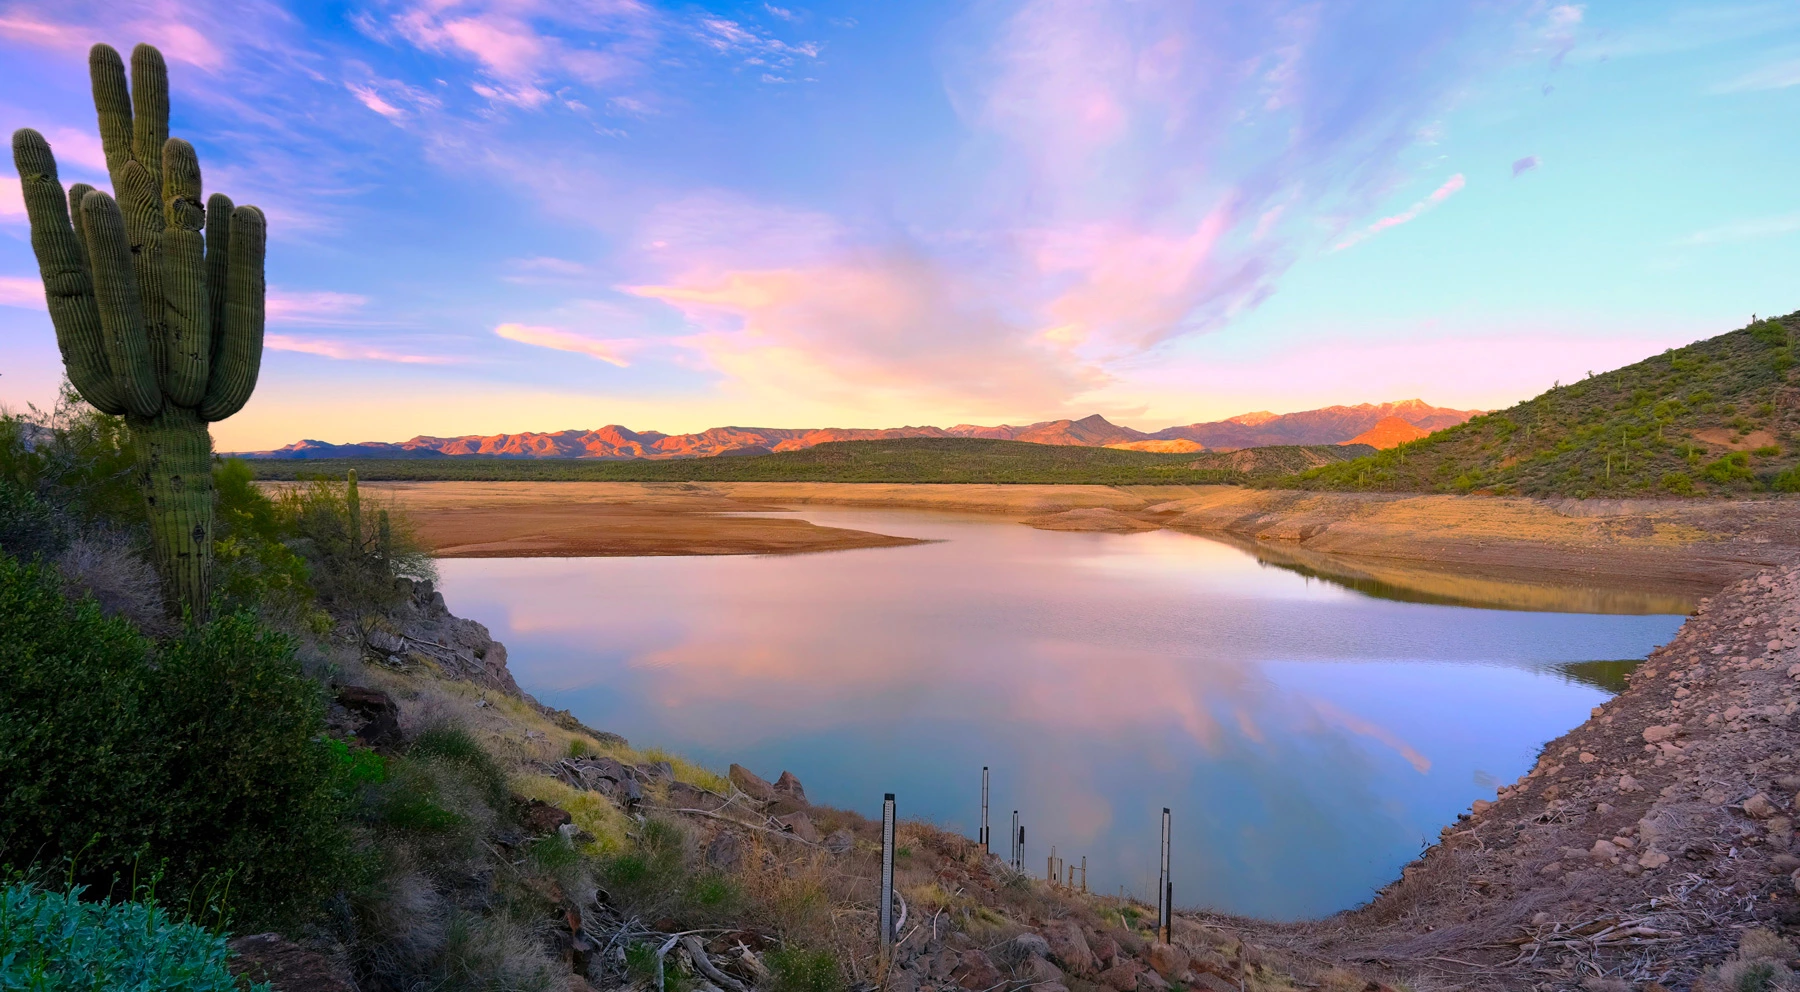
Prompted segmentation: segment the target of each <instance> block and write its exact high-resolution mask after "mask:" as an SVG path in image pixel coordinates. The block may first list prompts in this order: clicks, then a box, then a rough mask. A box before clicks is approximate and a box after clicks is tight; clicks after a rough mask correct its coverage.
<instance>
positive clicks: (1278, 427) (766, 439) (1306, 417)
mask: <svg viewBox="0 0 1800 992" xmlns="http://www.w3.org/2000/svg"><path fill="white" fill-rule="evenodd" d="M1473 413H1474V411H1467V410H1449V409H1445V408H1442V407H1434V406H1431V405H1430V404H1427V403H1425V402H1423V401H1421V400H1403V401H1401V402H1399V403H1381V404H1370V403H1364V404H1360V405H1358V406H1333V407H1326V408H1325V409H1322V410H1305V411H1302V412H1300V413H1289V414H1279V415H1278V414H1273V413H1247V414H1243V415H1242V416H1238V417H1233V418H1231V419H1230V420H1221V421H1217V422H1213V423H1201V424H1188V425H1186V426H1184V427H1169V428H1165V429H1163V430H1160V431H1155V432H1151V433H1147V432H1145V431H1140V430H1135V429H1133V428H1130V427H1121V426H1119V425H1118V424H1114V423H1112V422H1111V421H1108V420H1107V419H1106V418H1105V417H1102V416H1100V415H1099V414H1095V415H1093V416H1090V417H1083V418H1082V419H1080V420H1046V421H1042V422H1039V423H1035V424H1027V425H1024V426H1015V425H1012V424H1001V425H999V426H994V427H983V426H980V425H977V424H957V425H956V426H955V427H948V428H945V427H883V428H860V427H857V428H851V427H826V428H819V429H813V428H781V427H713V428H709V429H707V430H704V431H700V432H699V433H696V434H664V433H662V432H660V431H634V430H631V429H630V428H627V427H621V426H619V425H618V424H612V425H609V426H606V427H601V428H599V429H597V430H566V431H553V432H549V433H536V432H527V433H523V434H491V435H478V434H469V435H464V436H461V437H431V436H428V435H420V436H418V437H415V438H413V439H411V440H409V441H394V442H390V441H362V442H357V443H355V444H331V443H328V442H325V441H312V440H307V441H297V442H295V443H293V444H290V445H287V446H285V447H281V448H276V449H274V450H272V451H254V452H245V453H243V455H244V457H247V458H268V459H285V460H319V459H341V458H386V459H395V458H408V459H411V458H592V459H651V460H659V459H671V458H707V457H711V456H713V455H730V454H750V455H758V454H767V453H769V452H783V451H798V450H801V449H805V448H810V447H813V446H814V445H819V444H829V443H831V442H834V441H890V440H896V439H900V438H915V437H917V438H980V439H986V440H991V441H1029V442H1031V443H1033V444H1054V445H1072V446H1077V447H1125V448H1132V449H1135V450H1139V451H1162V452H1172V451H1183V452H1194V451H1201V450H1214V451H1231V450H1235V449H1238V448H1251V447H1258V446H1262V445H1293V444H1340V443H1344V442H1348V441H1351V440H1353V439H1354V438H1356V437H1357V435H1359V434H1362V433H1363V432H1365V431H1367V430H1369V429H1370V428H1372V427H1375V426H1376V425H1377V424H1379V423H1381V422H1383V421H1384V420H1388V419H1395V418H1398V419H1399V420H1400V421H1402V422H1404V423H1406V424H1411V425H1413V426H1415V427H1418V428H1421V429H1423V430H1427V431H1432V430H1437V429H1438V428H1440V427H1447V426H1450V425H1451V424H1459V423H1462V422H1463V421H1464V420H1467V419H1468V418H1469V417H1470V416H1471V415H1473Z"/></svg>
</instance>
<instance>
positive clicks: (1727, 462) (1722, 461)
mask: <svg viewBox="0 0 1800 992" xmlns="http://www.w3.org/2000/svg"><path fill="white" fill-rule="evenodd" d="M1700 473H1701V474H1702V475H1704V476H1706V477H1707V479H1709V480H1711V481H1713V482H1716V483H1718V484H1720V485H1727V484H1729V483H1733V482H1754V481H1756V473H1754V472H1752V471H1750V456H1749V455H1747V454H1745V453H1743V452H1742V451H1733V452H1732V453H1730V454H1728V455H1725V456H1724V457H1721V458H1718V459H1716V460H1714V461H1710V462H1707V463H1706V467H1705V468H1703V469H1701V470H1700Z"/></svg>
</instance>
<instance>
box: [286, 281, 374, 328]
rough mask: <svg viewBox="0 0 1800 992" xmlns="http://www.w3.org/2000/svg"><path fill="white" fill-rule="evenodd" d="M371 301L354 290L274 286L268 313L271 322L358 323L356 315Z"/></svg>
mask: <svg viewBox="0 0 1800 992" xmlns="http://www.w3.org/2000/svg"><path fill="white" fill-rule="evenodd" d="M368 302H369V298H368V297H366V296H358V295H357V294H355V293H336V292H331V291H329V290H323V291H311V292H305V291H302V292H293V291H288V290H282V289H276V288H271V289H270V290H269V294H268V301H267V304H266V307H265V312H266V313H267V315H268V319H269V323H271V324H325V325H341V324H345V323H357V322H358V321H357V320H356V314H357V313H358V312H359V311H361V310H362V308H363V306H364V305H365V304H367V303H368Z"/></svg>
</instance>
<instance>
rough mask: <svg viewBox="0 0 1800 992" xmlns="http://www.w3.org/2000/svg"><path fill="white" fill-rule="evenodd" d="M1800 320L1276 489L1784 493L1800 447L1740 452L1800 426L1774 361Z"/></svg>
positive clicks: (1725, 337) (1561, 390)
mask: <svg viewBox="0 0 1800 992" xmlns="http://www.w3.org/2000/svg"><path fill="white" fill-rule="evenodd" d="M1796 322H1800V314H1794V315H1790V316H1788V317H1781V318H1777V319H1771V320H1763V321H1758V322H1757V323H1755V324H1754V325H1752V326H1750V327H1746V328H1744V329H1742V330H1738V331H1732V332H1730V333H1727V334H1722V335H1719V336H1718V337H1714V338H1709V339H1707V340H1704V341H1698V342H1695V343H1694V344H1691V345H1688V346H1687V347H1685V348H1677V349H1671V350H1669V351H1666V352H1664V353H1663V354H1661V355H1657V356H1654V357H1652V358H1647V359H1645V360H1644V361H1641V362H1638V363H1636V364H1634V365H1628V366H1626V367H1624V368H1621V369H1615V370H1614V371H1611V372H1607V373H1604V374H1602V375H1597V376H1593V377H1591V378H1589V379H1586V380H1584V381H1582V382H1579V383H1575V384H1573V385H1568V386H1559V387H1557V388H1555V389H1552V390H1550V391H1549V392H1547V393H1544V394H1542V395H1541V396H1537V397H1535V398H1533V399H1530V400H1526V401H1525V402H1523V403H1520V404H1518V405H1516V406H1513V407H1510V408H1508V409H1506V410H1501V411H1497V412H1494V413H1491V414H1488V415H1486V416H1482V417H1476V418H1474V419H1472V420H1470V421H1469V422H1468V423H1466V424H1462V425H1460V426H1457V427H1451V428H1448V429H1446V430H1442V431H1438V432H1437V433H1435V434H1432V435H1431V436H1430V437H1427V438H1423V439H1421V440H1419V441H1415V442H1412V443H1410V444H1407V445H1404V446H1402V447H1400V448H1394V449H1389V450H1387V451H1382V452H1378V453H1376V454H1374V455H1371V456H1368V457H1365V458H1359V459H1356V460H1354V461H1348V462H1344V463H1342V464H1337V465H1328V466H1324V467H1322V468H1317V469H1313V470H1310V471H1307V472H1303V473H1301V474H1299V475H1296V476H1292V477H1289V478H1286V479H1283V480H1280V481H1278V482H1276V483H1273V484H1275V485H1279V486H1284V487H1290V488H1302V489H1334V490H1383V491H1393V492H1489V493H1519V494H1522V495H1528V496H1577V497H1585V496H1601V495H1613V496H1630V495H1640V494H1649V493H1658V492H1660V493H1666V494H1669V495H1678V496H1688V495H1704V494H1732V493H1741V492H1746V491H1757V490H1760V489H1765V488H1777V489H1779V488H1780V486H1779V485H1778V484H1777V483H1776V481H1775V480H1777V479H1781V478H1783V477H1784V475H1785V473H1787V472H1790V471H1792V470H1793V469H1794V468H1795V467H1796V466H1800V452H1795V451H1794V450H1793V446H1792V445H1787V446H1783V445H1762V446H1759V447H1758V448H1757V449H1756V450H1755V451H1754V452H1751V453H1745V452H1734V451H1731V450H1730V448H1732V447H1734V446H1737V445H1741V444H1743V442H1742V441H1741V440H1738V439H1740V438H1745V437H1748V436H1750V435H1752V434H1754V433H1755V432H1756V431H1759V430H1762V431H1768V432H1770V433H1772V434H1774V435H1776V436H1777V437H1791V436H1793V435H1794V434H1795V433H1796V432H1800V405H1796V404H1793V403H1792V402H1790V401H1789V400H1788V399H1787V397H1790V396H1791V395H1792V389H1793V386H1792V385H1791V384H1790V382H1789V379H1790V377H1791V373H1790V371H1789V364H1791V362H1790V363H1788V364H1784V363H1783V362H1781V361H1778V360H1775V359H1779V358H1780V357H1781V356H1782V355H1785V354H1786V353H1787V351H1788V350H1789V349H1790V348H1791V344H1790V338H1791V336H1792V335H1791V328H1792V327H1793V326H1794V325H1795V324H1796ZM1752 456H1754V457H1755V458H1756V459H1758V461H1757V462H1755V463H1752V462H1751V461H1750V460H1749V459H1750V458H1751V457H1752Z"/></svg>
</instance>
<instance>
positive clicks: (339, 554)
mask: <svg viewBox="0 0 1800 992" xmlns="http://www.w3.org/2000/svg"><path fill="white" fill-rule="evenodd" d="M275 506H276V510H277V519H278V521H279V525H280V529H281V533H282V534H283V535H285V536H286V539H287V544H288V546H289V547H290V548H291V549H293V551H294V552H295V553H297V554H299V555H300V557H301V558H303V559H304V560H305V561H306V564H307V567H308V571H309V574H310V576H311V584H312V588H313V591H314V592H315V593H316V594H317V595H318V597H319V598H320V599H321V600H323V601H324V602H326V603H329V604H330V605H332V606H333V607H335V608H336V609H337V610H338V611H339V612H341V613H345V614H348V615H352V616H358V615H362V614H365V613H369V612H378V611H382V610H386V609H389V608H392V607H393V606H395V605H397V604H398V603H399V602H400V600H401V599H403V598H404V597H405V595H406V593H405V592H404V591H402V590H401V588H400V586H399V585H398V584H397V583H396V581H395V580H396V579H401V578H407V579H415V580H425V579H432V578H435V577H436V570H435V568H434V566H433V564H432V560H431V556H430V554H429V553H427V552H426V551H425V549H424V548H423V547H422V546H421V545H420V544H419V542H418V539H417V536H416V535H415V534H414V532H413V530H412V528H411V526H410V524H409V523H408V521H407V519H406V517H405V516H404V514H402V513H400V512H399V511H398V509H397V508H395V507H391V506H390V507H381V508H377V507H373V506H365V505H364V501H363V499H362V498H361V495H360V493H359V492H358V489H357V487H356V484H355V482H354V481H353V480H352V481H339V480H337V479H329V478H313V479H307V480H303V481H301V482H299V483H298V484H296V485H293V486H289V487H287V488H286V489H283V490H282V491H281V493H280V494H279V495H278V496H277V497H276V499H275Z"/></svg>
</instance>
